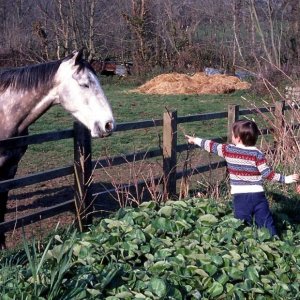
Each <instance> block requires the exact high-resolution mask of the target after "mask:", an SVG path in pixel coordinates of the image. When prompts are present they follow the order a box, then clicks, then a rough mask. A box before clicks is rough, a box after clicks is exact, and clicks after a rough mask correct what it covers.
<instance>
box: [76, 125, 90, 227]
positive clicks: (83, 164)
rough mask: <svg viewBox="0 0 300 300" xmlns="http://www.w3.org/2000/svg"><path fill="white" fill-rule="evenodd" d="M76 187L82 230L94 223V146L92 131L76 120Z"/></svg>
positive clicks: (77, 212)
mask: <svg viewBox="0 0 300 300" xmlns="http://www.w3.org/2000/svg"><path fill="white" fill-rule="evenodd" d="M73 128H74V188H75V205H76V217H77V222H78V226H79V229H80V231H82V230H83V225H89V224H91V223H92V211H93V206H92V193H91V187H90V185H91V175H92V151H91V149H92V147H91V134H90V131H89V130H88V129H87V128H86V127H85V126H84V125H83V124H82V123H80V122H77V121H76V122H74V126H73Z"/></svg>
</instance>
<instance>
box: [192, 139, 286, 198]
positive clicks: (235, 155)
mask: <svg viewBox="0 0 300 300" xmlns="http://www.w3.org/2000/svg"><path fill="white" fill-rule="evenodd" d="M195 144H196V145H198V146H199V147H200V148H203V149H205V150H206V151H208V152H211V153H215V154H217V155H218V156H221V157H223V158H224V159H225V160H226V162H227V168H228V172H229V178H230V186H231V194H240V193H255V192H262V191H263V190H264V189H263V179H267V180H270V181H277V182H281V183H284V182H285V177H284V176H283V175H281V174H278V173H275V172H274V171H272V170H271V168H270V167H269V166H268V165H267V161H266V158H265V156H264V154H263V153H262V152H261V151H260V150H259V149H257V148H256V147H248V146H244V145H242V144H238V145H236V146H235V145H232V144H219V143H216V142H214V141H211V140H204V139H200V138H196V139H195Z"/></svg>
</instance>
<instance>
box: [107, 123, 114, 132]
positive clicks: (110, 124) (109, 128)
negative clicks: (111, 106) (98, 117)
mask: <svg viewBox="0 0 300 300" xmlns="http://www.w3.org/2000/svg"><path fill="white" fill-rule="evenodd" d="M113 130H114V123H113V122H112V121H109V122H107V123H106V124H105V131H106V132H107V133H111V132H112V131H113Z"/></svg>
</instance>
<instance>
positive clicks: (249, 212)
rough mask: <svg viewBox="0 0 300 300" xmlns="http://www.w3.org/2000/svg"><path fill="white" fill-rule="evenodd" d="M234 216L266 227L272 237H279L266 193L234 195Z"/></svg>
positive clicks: (248, 222) (250, 223)
mask: <svg viewBox="0 0 300 300" xmlns="http://www.w3.org/2000/svg"><path fill="white" fill-rule="evenodd" d="M233 208H234V216H235V218H237V219H240V220H243V221H245V222H246V223H247V224H249V225H252V224H253V220H254V221H255V223H256V225H257V226H258V227H266V228H267V229H269V231H270V233H271V235H277V231H276V228H275V225H274V221H273V217H272V214H271V211H270V208H269V203H268V200H267V199H266V196H265V193H264V192H259V193H247V194H246V193H245V194H234V195H233Z"/></svg>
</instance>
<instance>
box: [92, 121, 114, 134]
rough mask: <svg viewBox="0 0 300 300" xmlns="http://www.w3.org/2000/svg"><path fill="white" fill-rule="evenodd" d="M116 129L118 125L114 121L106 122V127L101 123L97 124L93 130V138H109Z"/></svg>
mask: <svg viewBox="0 0 300 300" xmlns="http://www.w3.org/2000/svg"><path fill="white" fill-rule="evenodd" d="M115 127H116V125H115V121H114V120H110V121H108V122H106V123H105V126H104V127H102V126H101V124H100V123H99V122H95V123H94V126H93V129H92V130H91V135H92V137H100V138H102V137H107V136H109V135H111V134H112V133H113V131H114V130H115Z"/></svg>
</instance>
